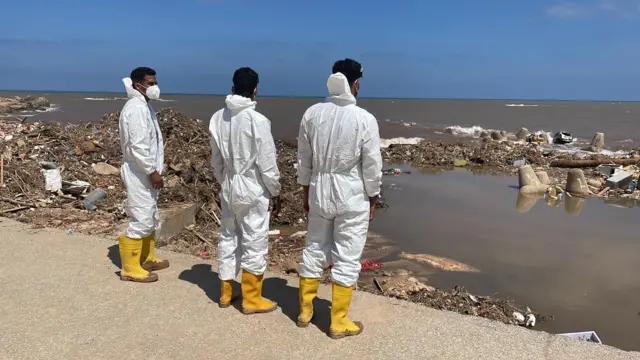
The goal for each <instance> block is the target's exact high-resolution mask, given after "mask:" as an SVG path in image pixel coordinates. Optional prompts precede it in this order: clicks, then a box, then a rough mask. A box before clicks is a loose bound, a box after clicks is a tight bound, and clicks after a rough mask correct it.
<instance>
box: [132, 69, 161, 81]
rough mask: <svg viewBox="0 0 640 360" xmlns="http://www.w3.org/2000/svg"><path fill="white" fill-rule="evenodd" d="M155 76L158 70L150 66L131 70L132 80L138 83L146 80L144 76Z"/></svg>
mask: <svg viewBox="0 0 640 360" xmlns="http://www.w3.org/2000/svg"><path fill="white" fill-rule="evenodd" d="M147 75H148V76H155V75H156V71H155V70H153V69H152V68H149V67H145V66H142V67H138V68H135V69H133V71H132V72H131V76H130V78H131V81H132V82H133V83H134V84H136V83H141V82H143V81H144V77H145V76H147Z"/></svg>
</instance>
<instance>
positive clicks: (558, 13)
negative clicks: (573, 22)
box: [546, 0, 640, 19]
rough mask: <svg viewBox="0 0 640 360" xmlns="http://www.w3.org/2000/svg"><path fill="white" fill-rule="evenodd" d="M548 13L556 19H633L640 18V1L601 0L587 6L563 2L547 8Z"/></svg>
mask: <svg viewBox="0 0 640 360" xmlns="http://www.w3.org/2000/svg"><path fill="white" fill-rule="evenodd" d="M546 13H547V16H549V17H552V18H556V19H584V18H589V17H593V16H597V15H612V16H615V17H619V18H627V19H632V18H637V17H640V0H600V1H596V2H592V3H587V4H584V3H576V2H562V3H558V4H555V5H552V6H551V7H549V8H547V11H546Z"/></svg>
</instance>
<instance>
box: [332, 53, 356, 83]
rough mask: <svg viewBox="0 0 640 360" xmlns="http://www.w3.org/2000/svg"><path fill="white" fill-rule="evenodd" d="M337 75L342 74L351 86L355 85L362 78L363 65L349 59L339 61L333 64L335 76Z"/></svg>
mask: <svg viewBox="0 0 640 360" xmlns="http://www.w3.org/2000/svg"><path fill="white" fill-rule="evenodd" d="M335 73H342V75H344V76H346V77H347V81H349V85H353V83H354V82H356V80H358V79H360V78H361V77H362V65H361V64H360V63H359V62H357V61H355V60H353V59H349V58H346V59H344V60H338V61H336V63H335V64H333V74H335Z"/></svg>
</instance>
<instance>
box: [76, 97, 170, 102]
mask: <svg viewBox="0 0 640 360" xmlns="http://www.w3.org/2000/svg"><path fill="white" fill-rule="evenodd" d="M84 100H89V101H115V100H127V98H125V97H104V98H94V97H86V98H84ZM153 101H159V102H172V101H175V100H168V99H157V100H153Z"/></svg>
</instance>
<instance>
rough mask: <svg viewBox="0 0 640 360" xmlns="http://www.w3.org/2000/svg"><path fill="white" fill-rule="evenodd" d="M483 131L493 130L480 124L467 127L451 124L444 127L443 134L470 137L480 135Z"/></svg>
mask: <svg viewBox="0 0 640 360" xmlns="http://www.w3.org/2000/svg"><path fill="white" fill-rule="evenodd" d="M485 131H488V132H491V131H493V130H491V129H485V128H483V127H482V126H478V125H474V126H469V127H464V126H458V125H453V126H447V127H446V128H445V129H444V132H445V134H451V135H460V136H471V137H480V135H481V134H482V133H483V132H485Z"/></svg>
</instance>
